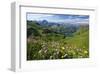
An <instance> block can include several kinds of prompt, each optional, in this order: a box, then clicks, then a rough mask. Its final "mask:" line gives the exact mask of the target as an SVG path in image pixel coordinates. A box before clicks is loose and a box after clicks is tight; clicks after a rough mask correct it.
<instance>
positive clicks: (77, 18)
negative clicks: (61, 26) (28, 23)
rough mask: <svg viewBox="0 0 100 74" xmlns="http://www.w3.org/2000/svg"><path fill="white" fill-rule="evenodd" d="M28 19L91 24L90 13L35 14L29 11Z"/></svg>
mask: <svg viewBox="0 0 100 74" xmlns="http://www.w3.org/2000/svg"><path fill="white" fill-rule="evenodd" d="M27 20H34V21H42V20H47V21H49V22H64V23H86V24H89V16H88V15H68V14H34V13H28V14H27Z"/></svg>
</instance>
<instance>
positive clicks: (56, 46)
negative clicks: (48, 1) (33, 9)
mask: <svg viewBox="0 0 100 74" xmlns="http://www.w3.org/2000/svg"><path fill="white" fill-rule="evenodd" d="M26 17H27V19H26V22H27V50H26V51H27V60H28V61H31V60H55V59H80V58H89V15H74V14H48V13H27V15H26Z"/></svg>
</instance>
